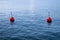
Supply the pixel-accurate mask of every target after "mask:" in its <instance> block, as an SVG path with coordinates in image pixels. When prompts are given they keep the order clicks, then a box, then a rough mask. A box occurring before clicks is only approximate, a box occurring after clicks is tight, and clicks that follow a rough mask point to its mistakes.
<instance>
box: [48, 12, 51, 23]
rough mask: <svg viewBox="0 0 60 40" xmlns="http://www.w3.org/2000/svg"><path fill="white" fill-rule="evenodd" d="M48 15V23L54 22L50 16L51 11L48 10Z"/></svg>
mask: <svg viewBox="0 0 60 40" xmlns="http://www.w3.org/2000/svg"><path fill="white" fill-rule="evenodd" d="M48 16H49V17H48V18H47V22H48V23H51V22H52V18H51V17H50V12H48Z"/></svg>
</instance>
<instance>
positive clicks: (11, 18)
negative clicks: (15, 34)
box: [10, 12, 15, 22]
mask: <svg viewBox="0 0 60 40" xmlns="http://www.w3.org/2000/svg"><path fill="white" fill-rule="evenodd" d="M14 21H15V19H14V17H13V16H12V12H11V17H10V22H14Z"/></svg>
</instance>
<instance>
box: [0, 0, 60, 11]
mask: <svg viewBox="0 0 60 40" xmlns="http://www.w3.org/2000/svg"><path fill="white" fill-rule="evenodd" d="M59 4H60V0H0V11H5V10H12V11H13V10H38V9H57V10H60V6H59Z"/></svg>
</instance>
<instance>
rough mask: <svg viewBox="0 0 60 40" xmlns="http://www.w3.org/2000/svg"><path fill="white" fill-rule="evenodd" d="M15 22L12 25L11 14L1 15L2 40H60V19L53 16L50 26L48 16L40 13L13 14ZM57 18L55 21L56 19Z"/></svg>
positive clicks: (0, 31) (0, 36)
mask: <svg viewBox="0 0 60 40" xmlns="http://www.w3.org/2000/svg"><path fill="white" fill-rule="evenodd" d="M13 16H14V17H15V22H14V23H10V21H9V18H10V13H9V12H8V13H0V40H60V21H59V20H60V19H59V18H58V16H56V17H55V16H52V14H51V17H52V18H53V22H52V23H51V24H50V25H48V23H47V22H46V18H47V17H48V16H47V14H46V15H45V14H42V13H39V12H34V13H31V12H13ZM54 17H55V19H54Z"/></svg>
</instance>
